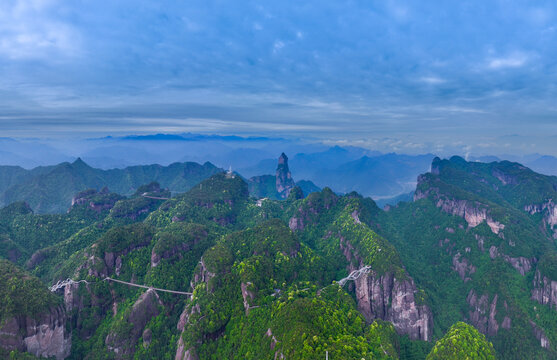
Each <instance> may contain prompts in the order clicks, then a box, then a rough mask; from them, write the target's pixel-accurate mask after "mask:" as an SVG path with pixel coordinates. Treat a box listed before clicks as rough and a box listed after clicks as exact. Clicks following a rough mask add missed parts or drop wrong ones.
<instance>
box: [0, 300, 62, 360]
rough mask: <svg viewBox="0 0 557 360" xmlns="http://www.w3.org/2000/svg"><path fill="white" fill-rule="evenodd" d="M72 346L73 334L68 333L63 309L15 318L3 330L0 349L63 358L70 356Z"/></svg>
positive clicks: (0, 333) (0, 332)
mask: <svg viewBox="0 0 557 360" xmlns="http://www.w3.org/2000/svg"><path fill="white" fill-rule="evenodd" d="M71 346H72V342H71V334H70V333H68V332H67V331H66V312H65V310H64V307H63V306H57V307H54V308H51V309H50V310H49V311H47V312H44V313H42V314H40V315H38V316H34V317H30V316H17V317H12V318H9V319H6V320H5V321H4V322H3V325H2V326H1V327H0V347H2V348H3V349H6V350H19V351H26V352H28V353H31V354H33V355H35V356H38V357H55V358H56V359H64V358H66V357H67V356H68V355H69V354H70V349H71Z"/></svg>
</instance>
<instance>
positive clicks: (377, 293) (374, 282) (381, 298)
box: [355, 271, 433, 341]
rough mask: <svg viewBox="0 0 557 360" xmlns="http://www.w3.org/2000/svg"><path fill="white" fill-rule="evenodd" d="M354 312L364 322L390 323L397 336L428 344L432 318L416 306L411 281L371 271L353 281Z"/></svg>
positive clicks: (414, 292)
mask: <svg viewBox="0 0 557 360" xmlns="http://www.w3.org/2000/svg"><path fill="white" fill-rule="evenodd" d="M355 284H356V285H355V286H356V300H357V302H358V310H359V311H360V312H361V313H362V315H363V316H364V318H365V319H366V321H368V322H372V321H373V320H374V319H377V318H379V319H382V320H385V321H390V322H392V323H393V325H394V327H395V329H396V330H397V332H398V333H400V334H406V335H408V336H409V337H410V339H412V340H426V341H429V340H431V333H432V330H433V316H432V314H431V310H430V309H429V308H428V307H427V306H426V305H418V304H417V303H416V300H415V296H414V295H415V294H416V292H417V289H416V286H415V284H414V281H413V280H412V279H404V280H399V279H397V278H396V277H395V276H394V274H393V273H386V274H383V275H378V274H376V273H375V272H374V271H371V272H370V273H369V274H366V275H363V276H361V277H360V278H359V279H358V280H356V281H355Z"/></svg>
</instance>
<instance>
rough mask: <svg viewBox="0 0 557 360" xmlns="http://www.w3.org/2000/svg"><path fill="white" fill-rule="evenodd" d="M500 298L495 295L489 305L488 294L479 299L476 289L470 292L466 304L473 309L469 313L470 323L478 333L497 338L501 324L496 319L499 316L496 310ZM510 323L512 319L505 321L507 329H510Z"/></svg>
mask: <svg viewBox="0 0 557 360" xmlns="http://www.w3.org/2000/svg"><path fill="white" fill-rule="evenodd" d="M498 297H499V296H498V295H497V294H495V296H494V297H493V300H492V301H491V303H489V297H488V296H487V294H484V295H482V296H480V297H478V295H477V294H476V292H475V291H474V289H472V290H470V292H469V293H468V296H467V297H466V302H467V303H468V305H470V307H471V309H470V311H469V313H468V318H469V320H470V323H471V324H472V325H474V327H475V328H476V329H478V331H480V332H482V333H484V334H487V335H489V336H495V335H497V332H498V331H499V324H498V323H497V320H496V319H495V315H497V310H496V309H497V299H498ZM510 323H511V320H510V319H508V321H507V320H506V319H503V324H504V327H505V328H507V327H509V328H510Z"/></svg>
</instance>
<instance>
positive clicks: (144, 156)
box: [0, 134, 557, 212]
mask: <svg viewBox="0 0 557 360" xmlns="http://www.w3.org/2000/svg"><path fill="white" fill-rule="evenodd" d="M281 152H285V153H286V154H287V155H288V156H289V157H290V160H289V166H290V170H291V172H292V174H293V176H294V177H295V178H296V179H297V180H307V181H311V182H312V183H313V184H315V185H316V186H317V187H319V188H323V187H326V186H328V187H330V188H332V189H333V190H334V191H336V192H338V193H349V192H351V191H357V192H359V193H361V194H362V195H365V196H371V197H372V198H373V199H375V200H376V201H378V203H379V204H380V206H383V205H384V204H386V203H389V202H390V203H396V202H397V201H398V200H408V199H410V198H411V196H412V194H411V192H412V191H413V189H414V187H415V184H416V178H417V176H418V175H419V174H420V173H423V172H425V171H427V170H428V169H429V166H430V162H431V160H432V159H433V157H434V156H435V155H433V154H421V155H420V154H413V155H407V154H396V153H386V154H385V153H381V152H378V151H372V150H367V149H364V148H359V147H354V146H344V147H341V146H338V145H336V146H329V145H326V144H323V143H320V142H318V141H315V142H311V141H301V140H299V139H286V138H272V137H238V136H219V135H201V134H181V135H164V134H158V135H142V136H124V137H107V138H99V139H88V140H87V139H86V140H80V139H74V140H69V139H59V140H57V141H53V140H49V141H46V140H39V139H10V138H1V139H0V165H14V166H21V167H23V168H26V169H31V168H34V170H32V171H31V172H29V173H28V175H29V174H33V176H36V175H41V176H44V175H46V173H47V172H50V171H52V170H53V169H54V168H53V167H51V166H52V165H54V164H58V163H62V162H68V163H70V164H71V163H73V162H74V161H75V159H76V158H78V157H80V158H81V159H82V161H83V162H84V163H86V164H87V165H88V166H90V167H92V168H98V169H101V170H109V169H115V168H117V169H122V170H124V169H125V168H126V167H129V166H136V165H140V166H144V165H148V164H160V165H163V166H167V165H170V164H172V163H177V162H178V163H184V162H197V163H199V164H205V163H206V162H210V163H211V164H213V165H214V166H215V167H218V168H223V169H228V168H229V167H232V169H233V170H234V171H236V172H238V173H240V174H241V175H242V176H244V177H246V178H250V177H253V176H260V175H265V174H268V175H272V174H274V173H275V170H276V161H277V158H278V156H279V154H280V153H281ZM501 159H508V160H513V161H519V162H521V163H523V164H525V165H527V166H529V167H531V168H532V169H533V170H535V171H538V172H540V173H544V174H548V175H551V174H557V158H555V157H553V156H544V155H539V154H532V155H528V156H511V155H501V156H500V157H497V156H477V157H474V156H472V155H470V160H479V161H488V162H489V161H497V160H501ZM37 166H41V167H39V168H35V167H37ZM154 168H156V166H155V167H153V169H154ZM138 169H139V168H136V169H135V170H126V171H132V172H134V171H135V172H137V171H138ZM67 170H68V165H66V169H65V170H59V171H60V172H64V171H67ZM11 171H12V172H15V173H17V174H20V175H21V174H24V173H25V172H24V171H22V169H12V170H11ZM57 171H58V170H57ZM146 171H147V173H149V171H155V170H146ZM124 172H125V171H124ZM112 173H119V172H118V171H115V170H113V171H112ZM120 173H121V172H120ZM3 176H4V177H6V176H7V175H3ZM10 176H16V175H10ZM17 176H19V175H17ZM21 176H22V175H21ZM93 176H94V177H96V178H95V179H94V180H88V181H86V182H85V183H86V184H88V187H95V188H99V186H100V187H102V186H109V188H110V189H111V190H113V191H116V192H118V193H121V194H124V195H125V194H129V193H131V192H133V189H134V188H135V187H137V186H139V185H140V184H141V183H142V181H136V180H130V181H131V183H132V184H128V185H124V184H121V183H118V185H116V188H114V189H112V187H111V186H110V185H111V184H112V183H114V182H113V181H111V180H99V179H98V174H97V175H93ZM161 176H163V177H165V176H170V177H172V176H171V175H169V174H166V175H164V174H161ZM23 178H25V181H29V177H28V176H27V175H26V176H23V177H15V178H13V179H12V180H9V179H4V180H2V184H0V185H1V187H0V190H2V189H3V190H2V191H0V193H4V191H5V190H6V189H7V188H8V187H9V186H12V185H14V183H11V182H10V181H15V179H19V180H18V181H20V180H21V179H23ZM157 179H159V180H160V179H161V178H159V177H157ZM75 181H77V183H79V182H80V181H81V182H83V181H82V180H76V179H73V180H72V182H75ZM172 181H173V180H172V179H163V180H161V184H162V185H163V187H169V188H170V189H171V190H172V191H175V192H182V191H185V190H187V187H183V186H182V187H180V186H177V187H175V188H173V187H172V186H171V184H172ZM47 183H48V182H47ZM302 184H303V183H302ZM51 185H54V184H52V183H51ZM33 186H36V184H35V185H32V184H31V185H30V187H28V189H29V188H33ZM308 186H310V185H308ZM70 187H71V189H69V190H67V191H65V194H64V195H63V197H64V199H65V204H67V203H68V201H69V199H71V196H72V194H73V193H75V192H76V191H80V190H84V187H85V185H83V184H82V185H75V186H70ZM310 187H311V186H310ZM99 189H100V188H99ZM308 189H309V187H308V188H306V190H308ZM42 191H46V190H42ZM56 191H57V190H55V191H54V192H56ZM18 192H19V191H18ZM23 192H25V191H23ZM47 192H48V193H53V191H52V190H48V191H47ZM26 198H27V197H26V196H25V195H17V196H15V197H14V196H12V195H2V196H1V197H0V203H3V204H6V203H8V202H9V201H11V200H15V199H26ZM32 206H33V207H34V208H35V209H36V210H39V208H42V210H39V211H48V212H52V211H65V208H66V207H56V208H50V209H48V210H47V208H48V206H41V207H37V206H36V204H33V205H32ZM63 208H64V209H63Z"/></svg>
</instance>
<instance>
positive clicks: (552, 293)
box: [532, 270, 557, 311]
mask: <svg viewBox="0 0 557 360" xmlns="http://www.w3.org/2000/svg"><path fill="white" fill-rule="evenodd" d="M532 299H534V300H536V301H537V302H539V303H540V304H544V305H549V307H550V308H554V309H555V310H556V311H557V281H554V280H551V279H549V278H548V277H546V276H543V275H542V274H541V273H540V271H539V270H538V271H536V275H535V276H534V288H533V289H532Z"/></svg>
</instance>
